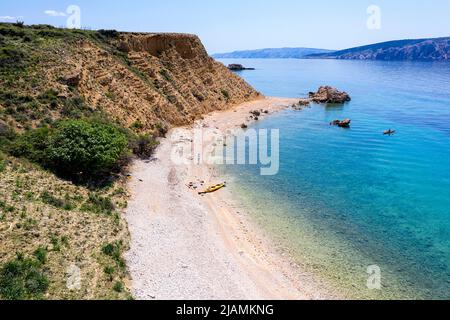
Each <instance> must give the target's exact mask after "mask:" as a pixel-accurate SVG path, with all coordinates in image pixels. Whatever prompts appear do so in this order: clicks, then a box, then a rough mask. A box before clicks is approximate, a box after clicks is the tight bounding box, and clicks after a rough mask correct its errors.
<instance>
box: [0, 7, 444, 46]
mask: <svg viewBox="0 0 450 320" xmlns="http://www.w3.org/2000/svg"><path fill="white" fill-rule="evenodd" d="M71 4H74V5H78V6H79V7H80V9H81V23H82V26H83V27H88V28H93V29H100V28H103V29H117V30H122V31H148V32H157V31H158V32H159V31H161V32H163V31H164V32H187V33H195V34H197V35H199V36H200V38H201V39H202V41H203V42H204V44H205V46H206V48H207V49H208V51H209V52H210V53H216V52H226V51H232V50H240V49H257V48H267V47H301V46H303V47H316V48H329V49H342V48H347V47H352V46H357V45H363V44H369V43H374V42H381V41H387V40H394V39H403V38H422V37H440V36H450V1H449V0H429V1H419V0H409V1H408V0H369V1H367V0H345V1H336V0H313V1H303V0H278V1H272V0H259V1H258V0H239V1H238V0H227V1H223V0H128V1H124V0H70V1H66V0H33V1H30V0H1V1H0V21H7V20H13V19H14V18H15V17H19V18H20V20H23V21H25V23H27V24H36V23H46V24H52V25H56V26H64V25H65V24H66V20H67V16H63V14H64V12H65V11H66V8H67V7H68V6H69V5H71ZM370 5H377V6H378V7H379V8H380V9H381V29H377V30H370V29H368V28H367V19H368V18H369V15H368V14H367V8H368V7H369V6H370ZM48 10H53V11H54V12H48V13H47V14H46V13H45V11H48ZM49 13H50V14H51V15H49Z"/></svg>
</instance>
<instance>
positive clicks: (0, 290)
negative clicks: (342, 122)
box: [0, 24, 258, 299]
mask: <svg viewBox="0 0 450 320" xmlns="http://www.w3.org/2000/svg"><path fill="white" fill-rule="evenodd" d="M255 97H258V93H257V92H255V91H254V90H253V89H252V88H251V87H250V86H249V85H247V84H246V83H245V82H244V81H243V80H242V79H240V78H239V77H237V76H236V75H234V74H232V73H231V72H229V71H228V70H227V69H226V68H225V67H224V66H223V65H221V64H219V63H217V62H215V61H214V60H213V59H212V58H210V57H208V56H207V54H206V51H205V50H204V48H203V45H202V44H201V42H200V40H199V39H198V38H197V37H196V36H192V35H179V34H176V35H175V34H132V33H119V32H117V31H114V30H100V31H85V30H66V29H56V28H53V27H51V26H45V25H39V26H24V25H22V24H0V190H1V191H0V299H62V298H63V299H128V298H130V294H129V290H128V281H129V279H128V276H127V272H126V266H125V263H124V260H123V258H122V253H123V252H124V250H126V249H127V244H128V239H129V236H128V232H127V227H126V224H125V223H124V220H123V219H122V218H121V213H122V211H123V209H124V208H126V206H127V192H126V180H127V175H126V173H127V165H128V164H129V162H130V160H132V159H133V158H134V157H149V156H150V155H151V153H152V152H153V150H154V148H155V147H156V145H157V139H158V137H160V136H163V135H164V134H165V133H166V132H167V130H168V129H169V128H170V127H172V126H175V125H181V124H189V123H192V122H193V121H194V120H195V119H198V118H200V117H201V116H202V114H204V113H206V112H209V111H213V110H219V109H226V108H229V107H230V106H232V105H233V104H236V103H239V102H242V101H245V100H250V99H253V98H255Z"/></svg>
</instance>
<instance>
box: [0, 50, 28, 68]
mask: <svg viewBox="0 0 450 320" xmlns="http://www.w3.org/2000/svg"><path fill="white" fill-rule="evenodd" d="M25 65H26V57H25V54H24V53H23V52H22V51H20V50H18V49H16V48H14V47H2V48H0V69H5V70H13V69H23V68H24V67H25Z"/></svg>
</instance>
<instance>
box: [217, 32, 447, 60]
mask: <svg viewBox="0 0 450 320" xmlns="http://www.w3.org/2000/svg"><path fill="white" fill-rule="evenodd" d="M213 57H214V58H216V59H342V60H384V61H401V60H410V61H446V60H450V37H446V38H433V39H412V40H394V41H388V42H382V43H376V44H371V45H366V46H361V47H355V48H350V49H345V50H339V51H332V50H326V49H311V48H280V49H261V50H247V51H235V52H231V53H219V54H214V55H213Z"/></svg>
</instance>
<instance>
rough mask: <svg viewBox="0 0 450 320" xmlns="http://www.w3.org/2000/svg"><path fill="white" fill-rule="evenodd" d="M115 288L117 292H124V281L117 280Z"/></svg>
mask: <svg viewBox="0 0 450 320" xmlns="http://www.w3.org/2000/svg"><path fill="white" fill-rule="evenodd" d="M113 290H114V291H115V292H117V293H121V292H123V283H122V282H120V281H117V282H116V283H115V284H114V286H113Z"/></svg>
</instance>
